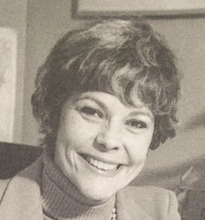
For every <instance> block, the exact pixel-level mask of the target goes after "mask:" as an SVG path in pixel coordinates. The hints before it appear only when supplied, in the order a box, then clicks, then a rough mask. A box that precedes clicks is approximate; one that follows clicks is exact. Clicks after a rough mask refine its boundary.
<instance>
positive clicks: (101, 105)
mask: <svg viewBox="0 0 205 220" xmlns="http://www.w3.org/2000/svg"><path fill="white" fill-rule="evenodd" d="M84 99H90V100H91V101H94V102H96V103H97V104H98V105H99V106H100V107H101V108H104V109H106V110H108V108H107V106H106V105H104V103H103V102H101V101H99V100H98V99H96V98H95V97H93V96H89V95H86V96H84V97H81V98H78V99H77V100H78V101H80V100H84ZM144 107H145V106H143V105H142V106H140V105H139V106H138V107H134V108H139V110H134V111H133V112H131V113H130V115H131V116H138V115H143V116H147V117H149V118H150V119H151V121H154V117H153V116H152V115H151V114H150V113H149V112H147V111H143V110H141V109H142V108H144Z"/></svg>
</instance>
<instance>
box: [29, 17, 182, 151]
mask: <svg viewBox="0 0 205 220" xmlns="http://www.w3.org/2000/svg"><path fill="white" fill-rule="evenodd" d="M179 82H180V77H179V74H178V70H177V68H176V63H175V57H174V55H173V53H172V52H171V51H170V49H169V48H168V46H167V45H166V43H165V41H164V40H163V38H162V37H161V36H159V34H157V33H156V32H155V31H153V29H152V28H151V27H150V26H149V25H148V24H147V23H146V22H145V21H142V20H138V19H136V20H107V21H101V22H98V23H97V24H95V25H91V26H90V27H89V28H84V29H78V30H74V31H71V32H68V33H67V34H66V35H65V36H64V37H63V38H62V39H60V40H59V41H58V42H57V44H56V45H55V46H54V48H53V49H52V51H51V53H50V55H49V56H48V57H47V60H46V62H45V63H44V64H43V65H42V66H41V67H40V68H39V70H38V73H37V78H36V81H35V85H36V91H35V92H34V94H33V96H32V105H33V114H34V116H35V118H36V119H37V120H38V121H39V123H40V126H41V132H42V133H43V134H45V137H44V139H43V143H46V144H47V145H49V144H52V143H55V139H56V133H57V130H58V126H59V118H60V111H61V108H62V106H63V104H64V103H65V101H66V100H67V98H68V97H69V96H70V95H72V94H73V93H74V92H76V91H82V92H83V91H103V92H107V93H111V94H114V95H116V96H118V97H119V98H120V99H121V100H122V101H123V102H124V103H127V104H129V105H133V100H132V97H133V95H132V94H133V93H136V94H137V96H138V97H139V99H140V100H141V101H142V102H144V103H145V104H146V105H147V106H148V107H149V108H150V109H151V111H152V112H153V114H154V116H155V130H154V135H153V140H152V143H151V145H150V148H151V149H155V148H156V147H158V146H159V145H160V143H163V142H165V140H166V139H167V138H168V137H174V136H175V127H176V126H175V125H176V123H177V118H176V109H177V106H176V104H177V101H178V98H179V91H180V83H179Z"/></svg>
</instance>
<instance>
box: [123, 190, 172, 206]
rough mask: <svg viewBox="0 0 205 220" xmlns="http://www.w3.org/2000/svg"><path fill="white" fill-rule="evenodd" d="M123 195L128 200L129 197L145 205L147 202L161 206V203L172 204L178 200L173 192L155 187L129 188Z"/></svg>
mask: <svg viewBox="0 0 205 220" xmlns="http://www.w3.org/2000/svg"><path fill="white" fill-rule="evenodd" d="M121 193H122V194H124V196H126V197H127V198H128V197H129V198H131V199H133V200H134V201H136V202H140V203H145V204H146V202H147V201H149V203H150V202H153V203H154V204H156V203H157V202H159V203H160V204H161V201H165V202H167V203H170V202H172V201H173V200H174V201H175V200H176V196H175V194H174V192H173V191H171V190H168V189H164V188H159V187H155V186H128V187H126V188H125V189H123V190H122V192H121Z"/></svg>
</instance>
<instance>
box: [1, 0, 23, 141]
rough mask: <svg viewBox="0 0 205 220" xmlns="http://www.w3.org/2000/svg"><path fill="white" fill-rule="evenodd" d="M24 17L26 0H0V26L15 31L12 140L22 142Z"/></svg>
mask: <svg viewBox="0 0 205 220" xmlns="http://www.w3.org/2000/svg"><path fill="white" fill-rule="evenodd" d="M26 19H27V0H18V1H16V0H1V1H0V26H1V27H6V28H12V29H13V30H14V31H15V32H16V33H17V38H18V46H17V76H18V77H17V82H16V83H17V86H16V110H15V117H14V142H19V143H21V142H22V124H23V120H22V118H23V90H24V72H25V63H26V59H25V50H26V26H27V25H26Z"/></svg>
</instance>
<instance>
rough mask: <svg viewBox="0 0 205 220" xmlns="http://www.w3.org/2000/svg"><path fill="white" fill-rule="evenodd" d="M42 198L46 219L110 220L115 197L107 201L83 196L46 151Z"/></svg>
mask: <svg viewBox="0 0 205 220" xmlns="http://www.w3.org/2000/svg"><path fill="white" fill-rule="evenodd" d="M43 162H44V169H43V180H42V181H43V182H42V199H43V209H44V215H45V217H44V219H53V220H70V219H72V220H88V219H89V220H110V219H111V217H112V210H113V207H114V205H115V198H114V197H113V198H111V199H110V200H109V201H107V202H106V203H101V204H99V203H97V202H94V201H90V200H89V199H88V198H86V197H85V196H83V195H82V194H81V193H80V192H79V190H78V189H77V188H76V187H75V185H74V184H72V183H71V182H70V181H69V180H68V179H67V178H66V177H65V175H64V174H63V173H62V172H61V170H60V169H59V168H58V167H57V166H56V165H55V164H54V163H53V160H52V159H51V156H50V155H49V154H48V153H46V152H44V157H43Z"/></svg>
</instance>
